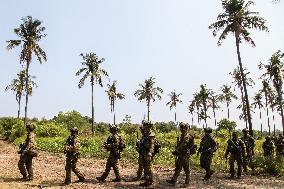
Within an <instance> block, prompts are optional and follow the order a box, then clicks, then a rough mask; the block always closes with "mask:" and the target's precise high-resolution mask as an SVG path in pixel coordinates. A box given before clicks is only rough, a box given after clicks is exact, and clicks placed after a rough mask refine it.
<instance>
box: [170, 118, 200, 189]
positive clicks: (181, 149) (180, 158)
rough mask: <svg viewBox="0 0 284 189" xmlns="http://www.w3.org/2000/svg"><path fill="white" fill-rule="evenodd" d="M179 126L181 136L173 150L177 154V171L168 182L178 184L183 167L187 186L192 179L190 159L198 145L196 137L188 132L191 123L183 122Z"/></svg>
mask: <svg viewBox="0 0 284 189" xmlns="http://www.w3.org/2000/svg"><path fill="white" fill-rule="evenodd" d="M179 127H180V131H181V137H180V138H178V139H177V146H176V148H175V150H174V151H173V155H174V156H176V162H175V173H174V175H173V177H172V178H171V179H170V180H167V182H168V183H170V184H172V185H176V183H177V179H178V177H179V175H180V172H181V170H182V169H183V170H184V172H185V186H188V185H189V181H190V164H189V159H190V156H191V155H192V154H194V153H195V151H196V146H195V145H194V137H193V136H191V135H190V134H188V129H189V125H188V124H186V123H182V122H181V123H180V124H179Z"/></svg>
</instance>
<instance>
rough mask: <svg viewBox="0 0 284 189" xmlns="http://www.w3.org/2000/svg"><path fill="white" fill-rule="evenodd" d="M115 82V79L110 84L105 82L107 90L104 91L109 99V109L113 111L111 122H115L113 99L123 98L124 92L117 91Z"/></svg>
mask: <svg viewBox="0 0 284 189" xmlns="http://www.w3.org/2000/svg"><path fill="white" fill-rule="evenodd" d="M116 83H117V81H113V82H112V84H111V85H110V84H107V87H108V90H107V91H106V92H107V95H108V98H109V100H110V111H111V112H113V124H115V110H114V107H115V106H114V105H115V101H116V100H122V99H124V98H125V95H124V94H122V93H119V92H117V87H116Z"/></svg>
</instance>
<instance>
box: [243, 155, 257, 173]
mask: <svg viewBox="0 0 284 189" xmlns="http://www.w3.org/2000/svg"><path fill="white" fill-rule="evenodd" d="M252 158H253V156H252V155H247V156H246V157H244V160H243V169H244V172H247V171H248V166H249V167H250V168H251V169H252V170H254V166H253V164H252Z"/></svg>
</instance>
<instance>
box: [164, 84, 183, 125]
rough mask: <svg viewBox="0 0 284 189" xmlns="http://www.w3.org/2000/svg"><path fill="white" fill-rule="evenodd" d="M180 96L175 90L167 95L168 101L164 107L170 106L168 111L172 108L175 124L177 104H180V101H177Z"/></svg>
mask: <svg viewBox="0 0 284 189" xmlns="http://www.w3.org/2000/svg"><path fill="white" fill-rule="evenodd" d="M181 95H182V93H177V92H176V91H175V90H174V91H172V92H171V93H170V94H168V96H169V97H170V101H169V102H167V104H166V105H167V106H168V105H170V110H172V109H173V108H174V109H175V122H176V121H177V111H176V107H177V104H178V103H182V101H181V100H180V99H179V98H180V96H181Z"/></svg>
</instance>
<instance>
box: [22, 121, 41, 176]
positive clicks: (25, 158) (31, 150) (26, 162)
mask: <svg viewBox="0 0 284 189" xmlns="http://www.w3.org/2000/svg"><path fill="white" fill-rule="evenodd" d="M26 129H27V138H26V140H25V142H24V143H23V144H20V147H19V149H20V150H19V152H18V153H19V154H20V160H19V162H18V167H19V170H20V173H21V174H22V175H23V180H29V181H30V180H33V158H34V157H36V156H37V155H38V154H37V152H36V142H35V133H34V130H35V125H33V124H31V123H26Z"/></svg>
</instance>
